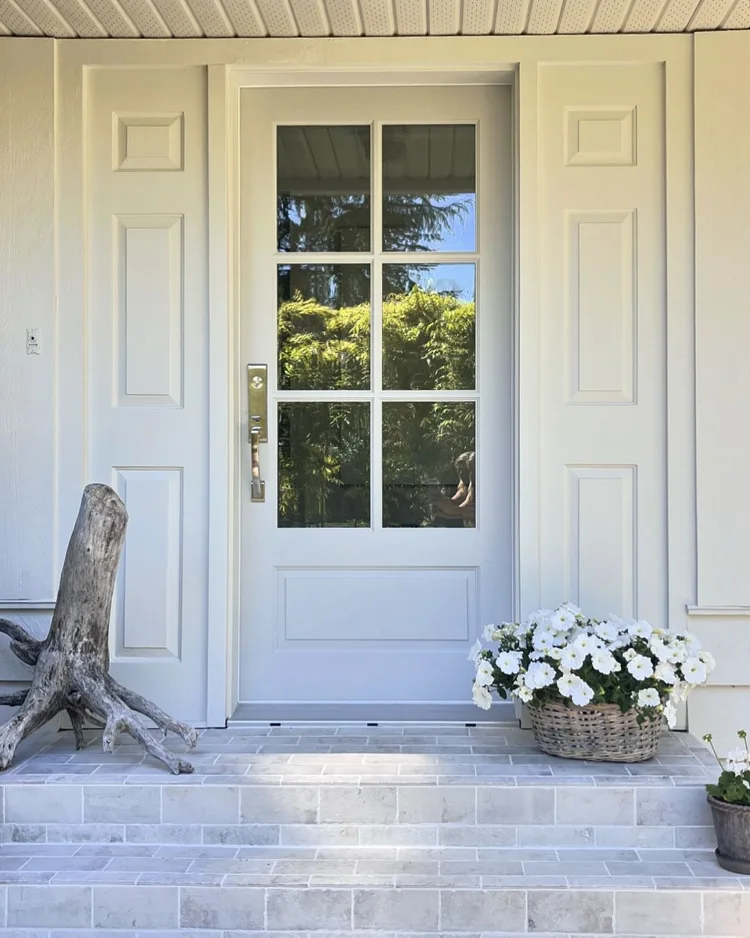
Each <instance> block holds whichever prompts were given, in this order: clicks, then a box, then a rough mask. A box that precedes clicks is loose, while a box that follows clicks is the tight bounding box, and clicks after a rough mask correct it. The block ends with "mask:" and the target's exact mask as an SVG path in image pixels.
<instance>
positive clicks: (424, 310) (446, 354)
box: [383, 264, 476, 391]
mask: <svg viewBox="0 0 750 938" xmlns="http://www.w3.org/2000/svg"><path fill="white" fill-rule="evenodd" d="M474 281H475V271H474V264H385V265H384V266H383V387H384V388H385V389H386V390H393V391H405V390H429V391H455V390H470V389H472V388H474V386H475V370H476V367H475V362H476V310H475V303H474Z"/></svg>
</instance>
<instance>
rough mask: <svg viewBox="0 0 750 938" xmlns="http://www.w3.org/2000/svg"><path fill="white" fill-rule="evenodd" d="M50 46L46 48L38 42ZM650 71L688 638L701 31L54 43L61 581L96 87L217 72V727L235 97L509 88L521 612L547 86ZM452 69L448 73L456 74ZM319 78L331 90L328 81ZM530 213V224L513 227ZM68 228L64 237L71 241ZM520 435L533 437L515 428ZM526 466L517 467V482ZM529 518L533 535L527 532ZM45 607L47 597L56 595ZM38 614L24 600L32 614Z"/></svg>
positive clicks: (679, 605)
mask: <svg viewBox="0 0 750 938" xmlns="http://www.w3.org/2000/svg"><path fill="white" fill-rule="evenodd" d="M40 41H48V42H52V41H53V40H40ZM625 61H626V62H630V63H633V64H639V63H657V64H659V66H660V67H661V68H663V70H664V76H665V78H664V87H665V101H667V102H668V106H667V107H666V108H665V114H664V121H665V139H666V141H667V149H666V155H665V176H666V208H665V218H666V226H667V244H666V262H667V284H666V294H667V296H666V302H667V315H666V319H667V321H666V328H667V331H668V344H667V369H668V375H669V390H668V395H667V414H666V421H667V427H666V434H667V486H666V497H667V517H668V522H667V545H666V549H667V551H668V566H667V578H668V584H667V594H668V595H667V603H668V605H667V610H666V611H667V613H668V620H669V624H670V627H671V628H684V627H686V626H687V625H688V622H687V619H688V617H687V611H686V606H685V604H686V601H687V602H689V601H690V600H691V599H693V600H694V598H695V596H696V583H697V567H698V558H697V534H698V532H697V522H696V517H695V504H696V479H695V465H696V458H695V457H696V454H695V409H694V399H695V368H694V354H695V295H694V266H695V265H694V236H693V235H694V232H693V229H694V213H693V145H694V125H693V79H692V75H693V37H692V35H685V34H683V35H668V34H652V35H629V36H626V35H608V36H600V35H597V36H594V35H587V36H500V35H498V36H482V37H476V36H466V37H438V36H432V37H410V38H398V39H395V38H388V37H383V38H377V39H373V38H364V37H352V38H326V37H323V38H320V39H299V38H290V39H264V40H240V39H201V40H197V41H196V40H179V39H172V40H169V41H167V42H150V41H148V40H143V39H130V40H117V39H115V40H112V39H107V40H97V39H86V40H74V39H71V40H67V41H66V42H59V43H55V178H56V198H55V206H54V227H55V232H56V238H55V289H56V297H57V310H56V323H55V331H54V338H53V344H54V356H55V387H54V413H55V430H54V433H55V478H54V533H53V558H52V560H53V568H54V573H55V580H57V578H58V577H59V573H60V569H61V566H62V560H63V557H64V555H65V549H66V545H67V536H68V532H69V531H70V529H71V527H72V525H73V522H74V520H75V515H76V511H77V508H78V503H79V501H80V493H81V486H82V484H84V483H85V482H86V481H88V479H89V466H88V455H87V446H86V440H87V434H88V416H87V412H86V345H87V302H88V298H87V290H86V277H87V260H86V257H87V253H86V245H87V240H88V237H89V233H88V231H87V226H86V223H85V218H86V187H85V184H84V180H85V172H86V158H85V152H86V146H87V118H88V108H89V101H90V92H89V82H88V77H89V75H90V73H91V71H93V70H95V69H109V68H116V69H128V68H149V67H152V68H153V67H163V68H170V67H171V68H186V67H200V68H205V69H206V70H207V76H208V141H209V148H208V149H209V153H208V207H207V208H208V226H209V258H208V274H209V295H208V308H209V316H210V327H209V328H210V345H209V350H208V356H209V363H208V365H209V403H210V426H209V448H210V453H209V491H210V505H209V506H208V510H209V534H208V545H207V547H208V551H207V553H208V560H207V562H208V568H209V569H208V601H207V607H206V615H207V619H208V629H207V631H208V649H207V665H206V685H207V686H206V692H207V709H206V721H205V722H206V724H207V725H209V726H220V725H224V723H225V721H226V719H227V716H229V715H231V713H232V711H233V701H234V699H236V698H235V694H236V686H235V684H234V683H233V680H232V678H233V674H234V663H235V662H236V656H235V655H234V645H235V643H236V641H237V638H238V611H239V609H238V602H237V590H236V584H237V576H236V570H237V549H236V527H235V516H234V507H235V504H236V499H237V489H236V486H237V480H236V478H235V476H236V472H235V468H234V467H235V465H236V460H237V459H238V458H239V456H238V454H237V453H236V445H235V434H234V433H233V426H234V423H233V421H234V420H235V415H236V411H235V397H234V394H235V390H234V387H235V382H236V381H237V376H236V375H235V374H234V373H233V370H234V356H235V340H234V331H235V327H234V321H233V317H234V316H235V314H236V310H235V305H234V303H235V297H236V289H235V285H234V280H235V277H234V271H235V270H236V261H235V255H234V250H235V245H236V237H235V233H234V229H233V224H234V222H235V219H234V216H233V203H232V199H233V198H234V193H235V190H236V186H235V185H234V183H235V181H236V177H235V173H236V159H235V155H236V140H237V110H238V103H239V89H240V88H241V87H246V86H247V87H259V86H261V87H263V86H266V87H268V86H272V87H273V86H283V85H290V84H292V85H293V84H312V83H315V82H317V83H318V84H320V83H329V84H334V85H335V84H342V83H348V84H354V85H357V84H368V83H370V82H372V81H376V82H377V81H381V82H382V81H385V82H386V83H389V84H393V83H397V84H402V83H407V84H409V83H412V82H417V83H421V84H424V83H430V82H434V83H436V84H440V83H446V82H447V83H449V84H461V83H464V82H468V83H476V82H479V83H484V84H487V83H489V84H494V83H498V82H500V83H506V82H508V81H510V82H512V83H513V85H514V95H513V102H514V107H513V110H514V137H515V141H514V157H515V160H514V165H515V178H514V181H513V188H514V205H515V212H514V215H515V218H514V242H515V257H514V265H513V267H514V271H515V287H514V296H515V302H514V337H513V343H514V362H515V374H514V382H513V384H514V394H515V399H514V411H515V427H516V430H515V441H514V442H515V446H514V450H515V458H514V464H515V467H516V480H515V483H514V495H515V507H514V531H513V544H514V548H515V553H516V569H515V573H514V584H515V586H516V590H515V595H514V608H515V611H516V613H518V612H520V611H526V610H528V609H533V608H536V607H538V606H539V605H540V600H541V589H540V554H539V547H540V530H539V520H540V512H539V449H540V447H539V435H540V432H541V408H540V399H539V393H538V390H537V389H538V383H539V368H540V366H539V360H538V359H539V292H538V283H539V267H540V257H539V245H538V212H539V209H538V202H537V193H536V186H537V173H538V155H537V143H538V136H539V92H538V75H539V71H540V69H542V68H544V67H545V66H547V65H564V64H572V63H582V62H587V63H599V64H606V63H608V62H625ZM446 62H450V66H449V68H448V69H446V67H445V63H446ZM321 79H322V81H321ZM521 215H523V225H520V224H519V221H520V218H521ZM63 233H64V236H62V235H63ZM519 427H523V433H519V432H518V428H519ZM521 467H522V469H523V472H521V471H520V469H521ZM521 522H522V523H521ZM45 599H46V597H45ZM40 602H41V607H40V608H43V607H44V602H42V601H40V599H39V597H34V598H33V599H32V600H31V601H30V606H31V607H32V608H37V604H39V603H40Z"/></svg>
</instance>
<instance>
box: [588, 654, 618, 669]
mask: <svg viewBox="0 0 750 938" xmlns="http://www.w3.org/2000/svg"><path fill="white" fill-rule="evenodd" d="M591 664H592V665H593V666H594V668H596V670H597V671H598V672H599V673H600V674H612V672H613V671H619V670H620V664H619V662H618V661H617V659H616V658H615V656H614V655H613V654H612V653H611V652H609V651H607V650H606V649H605V648H597V649H596V651H594V652H592V654H591Z"/></svg>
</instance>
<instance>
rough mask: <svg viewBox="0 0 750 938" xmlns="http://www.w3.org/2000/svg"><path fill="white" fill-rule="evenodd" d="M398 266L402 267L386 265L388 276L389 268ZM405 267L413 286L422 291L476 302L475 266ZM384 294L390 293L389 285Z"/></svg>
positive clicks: (385, 287) (466, 301)
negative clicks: (446, 294)
mask: <svg viewBox="0 0 750 938" xmlns="http://www.w3.org/2000/svg"><path fill="white" fill-rule="evenodd" d="M396 266H400V265H395V264H394V265H391V264H388V265H386V267H385V273H386V275H387V274H388V270H389V268H390V269H391V270H393V269H394V268H395V267H396ZM404 267H405V268H406V270H407V271H408V277H409V281H410V284H411V285H412V286H418V287H419V288H420V289H422V290H427V291H429V292H433V293H443V294H445V293H448V294H451V295H452V296H455V297H456V299H459V300H462V301H463V302H464V303H473V302H474V289H475V269H474V264H430V265H429V266H425V265H421V264H420V265H419V267H411V266H409V265H408V264H405V265H404ZM384 292H385V293H386V294H387V293H388V288H387V284H384Z"/></svg>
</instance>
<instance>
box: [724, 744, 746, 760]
mask: <svg viewBox="0 0 750 938" xmlns="http://www.w3.org/2000/svg"><path fill="white" fill-rule="evenodd" d="M727 761H728V762H750V753H749V752H748V751H747V749H745V747H744V746H740V747H739V748H738V749H733V750H732V751H731V752H730V753H728V754H727Z"/></svg>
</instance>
